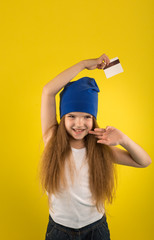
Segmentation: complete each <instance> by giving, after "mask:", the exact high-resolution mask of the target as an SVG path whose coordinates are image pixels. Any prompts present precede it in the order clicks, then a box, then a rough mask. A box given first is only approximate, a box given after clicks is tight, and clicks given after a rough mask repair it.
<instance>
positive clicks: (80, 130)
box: [73, 128, 85, 133]
mask: <svg viewBox="0 0 154 240" xmlns="http://www.w3.org/2000/svg"><path fill="white" fill-rule="evenodd" d="M84 130H85V129H74V128H73V131H74V132H76V133H82V132H83V131H84Z"/></svg>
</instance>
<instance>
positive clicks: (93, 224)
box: [49, 214, 106, 233]
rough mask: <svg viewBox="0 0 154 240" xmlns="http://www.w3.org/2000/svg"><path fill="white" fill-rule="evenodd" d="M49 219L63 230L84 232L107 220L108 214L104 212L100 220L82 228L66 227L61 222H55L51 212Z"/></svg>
mask: <svg viewBox="0 0 154 240" xmlns="http://www.w3.org/2000/svg"><path fill="white" fill-rule="evenodd" d="M49 221H50V222H51V223H52V224H54V225H55V227H57V228H59V229H60V230H62V231H66V232H70V233H72V232H74V233H77V232H80V233H82V232H85V231H89V230H91V229H94V228H96V227H97V226H98V225H100V224H101V223H102V222H106V215H105V214H104V215H103V217H102V218H101V219H100V220H98V221H96V222H93V223H91V224H89V225H86V226H84V227H82V228H78V229H76V228H70V227H66V226H63V225H61V224H59V223H56V222H54V220H53V219H52V218H51V216H50V214H49Z"/></svg>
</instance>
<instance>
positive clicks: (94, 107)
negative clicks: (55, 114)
mask: <svg viewBox="0 0 154 240" xmlns="http://www.w3.org/2000/svg"><path fill="white" fill-rule="evenodd" d="M98 92H99V88H98V86H97V83H96V82H95V79H94V78H90V77H83V78H80V79H79V80H77V81H74V82H69V83H68V84H67V85H66V86H65V87H64V89H63V90H62V91H61V93H60V118H62V117H63V116H64V115H65V114H67V113H70V112H86V113H89V114H91V115H93V116H94V117H95V118H97V111H98Z"/></svg>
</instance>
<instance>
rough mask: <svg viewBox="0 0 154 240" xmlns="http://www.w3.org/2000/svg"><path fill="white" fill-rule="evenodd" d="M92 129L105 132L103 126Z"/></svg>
mask: <svg viewBox="0 0 154 240" xmlns="http://www.w3.org/2000/svg"><path fill="white" fill-rule="evenodd" d="M94 131H96V132H97V131H98V132H105V131H106V130H105V128H94Z"/></svg>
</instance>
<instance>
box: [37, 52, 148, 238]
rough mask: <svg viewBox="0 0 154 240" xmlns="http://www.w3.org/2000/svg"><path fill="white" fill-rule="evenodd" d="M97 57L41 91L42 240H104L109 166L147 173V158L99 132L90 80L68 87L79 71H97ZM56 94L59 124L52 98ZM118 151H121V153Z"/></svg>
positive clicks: (119, 136)
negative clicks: (44, 223) (45, 207)
mask: <svg viewBox="0 0 154 240" xmlns="http://www.w3.org/2000/svg"><path fill="white" fill-rule="evenodd" d="M109 62H110V60H109V58H108V57H107V56H106V55H105V54H103V55H101V56H100V57H99V58H96V59H87V60H83V61H80V62H79V63H77V64H75V65H74V66H72V67H70V68H68V69H67V70H65V71H64V72H62V73H60V74H59V75H58V76H56V77H55V78H54V79H53V80H52V81H50V82H49V83H47V84H46V85H45V87H44V88H43V93H42V103H41V124H42V134H43V140H44V144H45V149H44V151H43V154H42V158H41V162H40V163H41V165H40V182H41V184H42V187H43V190H44V192H45V191H46V193H47V195H48V203H49V222H48V226H47V231H46V238H45V239H46V240H50V239H53V240H61V239H62V240H65V239H70V240H79V239H80V240H90V239H91V240H101V239H102V240H103V239H105V240H109V239H110V231H109V228H108V224H107V217H106V212H105V202H106V201H108V202H109V203H111V202H112V199H113V196H114V193H115V180H116V175H115V165H116V163H117V164H123V165H128V166H133V167H138V168H139V167H140V168H143V167H147V166H148V165H149V164H150V163H151V159H150V157H149V155H148V154H147V153H146V152H145V151H144V150H143V149H142V148H141V147H140V146H139V145H138V144H136V143H135V142H133V141H132V140H131V139H130V138H129V137H128V136H127V135H125V134H124V133H123V132H121V131H120V130H118V129H116V128H115V127H111V126H108V127H106V128H99V126H98V124H97V122H96V119H97V107H98V92H99V88H98V86H97V83H96V82H95V79H93V78H89V77H83V78H80V79H79V80H77V81H74V82H70V81H71V80H72V79H73V78H74V77H75V76H76V75H77V74H78V73H79V72H80V71H82V70H84V69H88V70H93V69H96V68H98V69H103V68H104V67H105V65H108V64H109ZM63 87H64V89H63V90H62V92H61V93H60V123H58V122H57V119H56V104H55V96H56V94H57V93H58V92H59V91H60V90H61V89H62V88H63ZM116 145H121V146H122V147H123V148H125V149H126V150H121V149H119V148H117V147H115V146H116Z"/></svg>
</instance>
